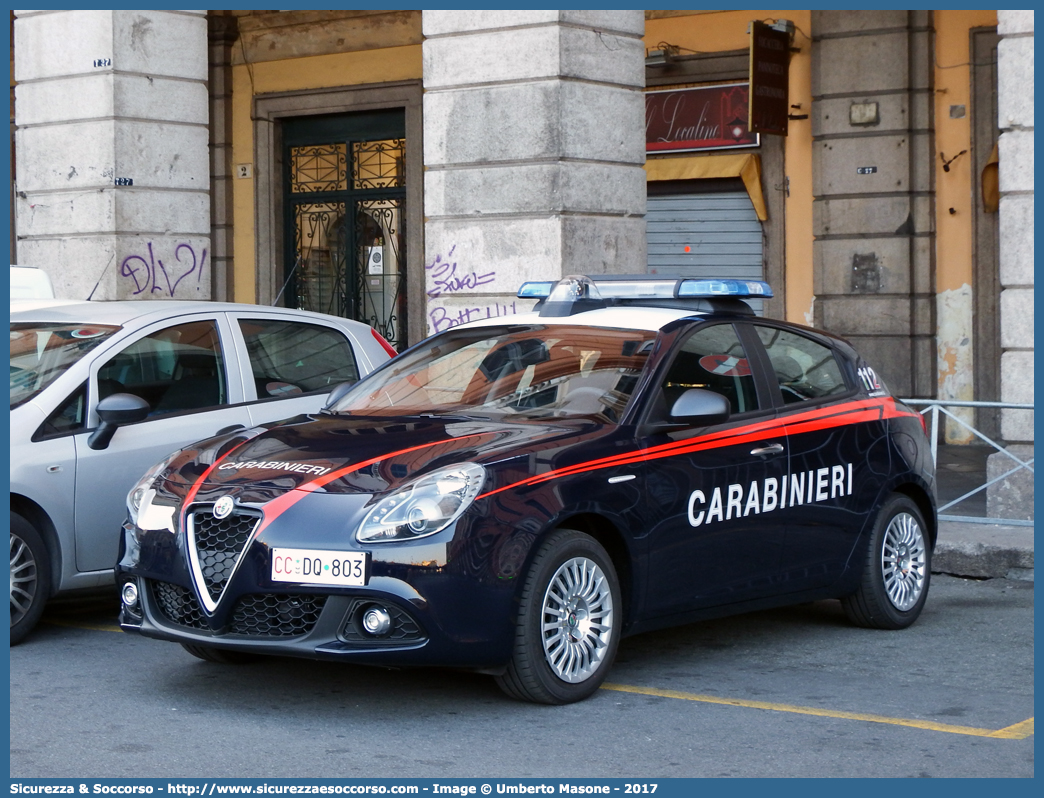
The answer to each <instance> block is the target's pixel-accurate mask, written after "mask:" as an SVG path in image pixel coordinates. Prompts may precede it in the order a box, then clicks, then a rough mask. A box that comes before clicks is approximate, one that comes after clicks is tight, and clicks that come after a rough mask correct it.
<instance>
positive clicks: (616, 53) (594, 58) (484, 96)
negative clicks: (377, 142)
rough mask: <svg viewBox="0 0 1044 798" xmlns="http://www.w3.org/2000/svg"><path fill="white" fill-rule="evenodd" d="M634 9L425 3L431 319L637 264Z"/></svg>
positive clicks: (494, 307)
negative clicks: (473, 7) (445, 7)
mask: <svg viewBox="0 0 1044 798" xmlns="http://www.w3.org/2000/svg"><path fill="white" fill-rule="evenodd" d="M644 30H645V17H644V13H643V12H642V11H425V12H424V16H423V31H424V35H425V37H426V39H425V42H424V89H425V94H424V164H425V182H424V214H425V217H426V221H425V227H424V233H425V271H426V290H427V301H428V307H427V309H426V317H427V324H428V331H429V332H436V331H439V330H443V329H447V328H448V327H451V326H455V325H456V324H460V323H462V322H464V321H468V320H472V319H476V318H486V317H487V316H495V315H505V314H511V313H514V312H516V311H521V310H526V309H528V308H529V307H530V306H531V305H532V302H529V301H527V302H517V301H516V300H515V292H516V291H517V289H518V286H519V284H520V282H522V281H523V280H533V279H543V280H552V279H558V278H560V277H562V276H564V275H568V274H574V273H586V274H606V273H628V272H645V271H646V243H645V240H646V239H645V173H644V170H643V169H642V164H643V163H644V162H645V144H644V142H645V136H644V130H645V123H644V100H643V97H642V92H641V89H642V87H643V85H644V82H645V65H644V54H645V53H644V49H643V44H642V40H641V36H642V35H643V33H644Z"/></svg>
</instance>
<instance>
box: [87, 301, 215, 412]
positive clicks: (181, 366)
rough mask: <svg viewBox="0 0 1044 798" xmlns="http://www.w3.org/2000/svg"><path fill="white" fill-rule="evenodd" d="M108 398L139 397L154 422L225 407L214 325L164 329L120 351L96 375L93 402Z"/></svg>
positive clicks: (195, 322)
mask: <svg viewBox="0 0 1044 798" xmlns="http://www.w3.org/2000/svg"><path fill="white" fill-rule="evenodd" d="M114 393H130V394H134V395H135V396H140V397H141V398H142V399H144V400H145V401H146V402H148V403H149V406H150V407H151V408H152V413H151V415H154V416H158V415H163V414H166V413H180V412H183V411H186V410H201V409H203V408H208V407H217V406H219V405H224V404H228V389H227V380H226V378H225V367H224V358H223V357H222V354H221V343H220V339H219V337H218V331H217V325H216V324H215V323H214V322H213V321H209V320H208V321H193V322H189V323H187V324H178V325H176V326H173V327H166V328H164V329H162V330H159V331H158V332H154V333H152V334H151V335H148V336H146V337H145V338H141V339H140V340H138V341H135V342H134V343H133V344H131V345H130V346H128V347H126V348H125V349H123V350H121V351H120V352H118V353H117V354H116V355H114V356H113V357H112V358H111V359H110V360H109V361H108V362H106V363H105V364H103V365H102V366H101V368H99V369H98V400H99V401H100V400H102V399H104V398H105V397H106V396H110V395H111V394H114Z"/></svg>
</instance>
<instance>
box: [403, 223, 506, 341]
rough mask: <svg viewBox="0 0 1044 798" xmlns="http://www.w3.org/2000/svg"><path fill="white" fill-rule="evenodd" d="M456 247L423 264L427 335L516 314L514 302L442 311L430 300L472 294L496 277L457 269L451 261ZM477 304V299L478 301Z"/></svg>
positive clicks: (491, 274) (494, 273) (441, 308)
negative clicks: (472, 322) (465, 293)
mask: <svg viewBox="0 0 1044 798" xmlns="http://www.w3.org/2000/svg"><path fill="white" fill-rule="evenodd" d="M456 249H457V245H456V244H454V245H453V246H452V247H450V249H449V252H447V253H446V255H445V256H443V255H441V254H439V255H436V256H435V259H434V260H433V261H432V262H431V263H426V264H424V270H425V271H426V272H427V275H428V285H429V286H430V287H429V288H428V291H427V293H428V300H429V303H428V328H429V330H428V331H429V332H430V333H437V332H442V331H443V330H448V329H450V328H451V327H456V326H458V325H461V324H466V323H467V322H469V321H475V320H477V319H492V318H495V317H497V316H513V315H515V314H516V313H517V312H518V308H517V306H516V305H515V303H514V302H506V303H501V302H496V301H492V302H489V303H487V304H478V305H471V306H465V307H453V308H446V307H443V306H442V305H441V304H438V303H436V302H432V301H431V300H436V299H439V298H440V297H446V296H447V295H450V294H458V293H461V292H467V291H474V290H475V289H477V288H479V287H480V286H483V285H489V284H490V283H492V282H493V281H494V280H495V279H496V276H497V273H496V271H493V270H490V271H488V272H483V273H481V274H480V273H479V272H477V271H475V270H470V271H469V270H467V269H466V268H461V267H460V265H459V264H458V263H457V261H456V260H454V258H453V253H454V252H456ZM480 301H481V300H480Z"/></svg>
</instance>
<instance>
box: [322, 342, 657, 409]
mask: <svg viewBox="0 0 1044 798" xmlns="http://www.w3.org/2000/svg"><path fill="white" fill-rule="evenodd" d="M655 340H656V332H654V331H647V330H621V329H608V328H604V327H581V326H577V325H557V324H556V325H546V326H545V325H533V326H528V325H527V326H524V327H523V326H519V325H512V326H510V327H479V328H474V329H468V330H452V331H449V332H447V333H444V334H442V335H438V336H435V337H433V338H431V339H430V340H429V341H427V342H425V343H422V344H420V345H419V346H418V347H417V348H415V349H413V350H411V351H410V352H406V353H404V354H402V355H400V356H399V357H398V358H396V359H395V360H393V361H392V364H391V366H389V367H388V368H385V369H382V370H381V371H379V372H377V373H375V374H374V375H372V376H371V377H369V378H367V379H365V380H363V381H362V382H360V383H359V384H358V385H357V386H356V387H355V388H353V389H352V390H351V391H349V392H348V393H347V394H345V396H344V398H342V399H341V400H340V401H339V402H338V403H337V404H336V405H335V407H334V408H332V410H333V412H335V413H351V414H355V415H366V416H410V415H423V414H435V415H457V414H463V415H478V416H502V415H507V416H511V417H513V418H519V417H521V418H535V419H542V418H549V417H553V418H562V417H570V416H601V417H603V418H604V419H606V420H608V421H614V422H615V421H618V420H619V419H620V417H621V416H622V415H623V410H624V408H625V407H626V405H627V402H628V401H629V400H630V398H631V393H632V392H633V391H634V388H635V386H636V385H637V383H638V377H639V375H640V374H641V372H642V369H643V368H644V366H645V363H646V361H647V359H648V355H649V352H650V350H651V349H652V346H653V343H654V342H655Z"/></svg>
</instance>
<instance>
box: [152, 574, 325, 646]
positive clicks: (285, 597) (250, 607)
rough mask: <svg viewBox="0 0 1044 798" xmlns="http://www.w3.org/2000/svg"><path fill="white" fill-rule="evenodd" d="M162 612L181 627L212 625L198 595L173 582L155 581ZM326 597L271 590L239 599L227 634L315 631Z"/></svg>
mask: <svg viewBox="0 0 1044 798" xmlns="http://www.w3.org/2000/svg"><path fill="white" fill-rule="evenodd" d="M151 585H152V594H153V595H154V596H155V597H156V605H157V606H158V607H159V611H160V614H161V615H162V616H163V617H164V618H166V619H167V620H168V621H170V622H171V623H173V624H175V625H177V626H186V627H188V628H189V629H205V630H209V629H210V627H209V626H208V625H207V622H206V615H204V614H203V608H202V607H201V606H200V605H199V600H198V599H197V598H196V596H195V594H194V593H193V592H192V591H191V590H189V589H187V588H184V587H182V586H181V585H172V584H171V583H170V582H158V581H153V582H151ZM326 599H327V597H326V596H297V595H290V594H285V593H270V594H258V595H248V596H243V597H242V598H240V599H239V601H238V602H236V607H235V610H233V613H232V622H231V624H230V626H229V627H228V628H227V629H225V630H223V632H222V633H223V634H234V635H247V636H250V637H297V636H299V635H304V634H308V632H310V631H312V629H313V627H314V626H315V624H316V622H317V621H318V620H319V615H320V614H321V613H322V611H323V607H324V606H325V605H326Z"/></svg>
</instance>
